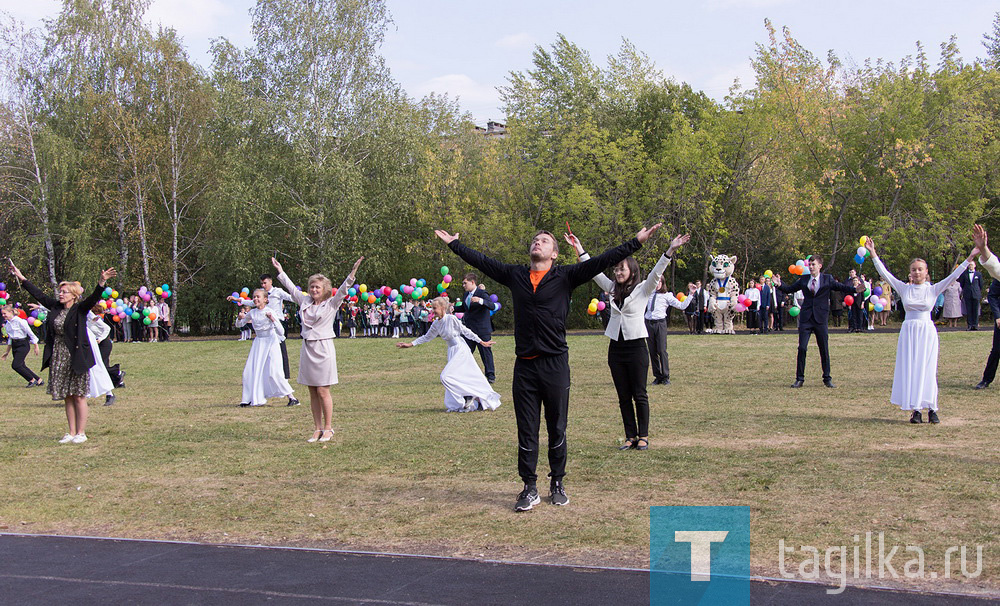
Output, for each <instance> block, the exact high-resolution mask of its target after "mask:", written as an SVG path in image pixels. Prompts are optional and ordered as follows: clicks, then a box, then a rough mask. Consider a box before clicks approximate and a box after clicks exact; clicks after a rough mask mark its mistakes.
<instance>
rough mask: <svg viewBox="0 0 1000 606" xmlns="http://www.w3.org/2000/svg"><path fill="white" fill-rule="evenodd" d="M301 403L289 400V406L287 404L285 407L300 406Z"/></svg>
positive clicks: (292, 399) (293, 399)
mask: <svg viewBox="0 0 1000 606" xmlns="http://www.w3.org/2000/svg"><path fill="white" fill-rule="evenodd" d="M301 403H302V402H299V401H298V400H296V399H295V398H288V404H286V405H285V406H298V405H299V404H301Z"/></svg>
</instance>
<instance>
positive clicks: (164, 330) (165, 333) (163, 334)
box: [159, 322, 170, 341]
mask: <svg viewBox="0 0 1000 606" xmlns="http://www.w3.org/2000/svg"><path fill="white" fill-rule="evenodd" d="M159 339H160V340H161V341H169V340H170V327H169V326H167V325H166V324H164V323H162V322H160V337H159Z"/></svg>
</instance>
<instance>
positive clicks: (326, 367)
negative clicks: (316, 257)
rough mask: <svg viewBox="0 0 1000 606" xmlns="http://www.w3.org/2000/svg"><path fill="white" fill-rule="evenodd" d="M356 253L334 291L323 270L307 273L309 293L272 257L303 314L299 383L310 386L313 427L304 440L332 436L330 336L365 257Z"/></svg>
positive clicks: (334, 352) (333, 365)
mask: <svg viewBox="0 0 1000 606" xmlns="http://www.w3.org/2000/svg"><path fill="white" fill-rule="evenodd" d="M364 260H365V258H364V257H359V258H358V260H357V261H355V263H354V267H352V268H351V273H349V274H347V278H345V279H344V282H343V283H342V284H341V285H340V288H338V289H337V292H336V294H334V293H333V285H332V284H331V282H330V279H329V278H327V277H326V276H324V275H323V274H313V275H311V276H309V281H308V283H307V284H308V285H307V287H306V288H307V290H308V292H309V294H308V295H306V294H303V293H302V291H300V290H299V289H298V288H296V287H295V284H293V283H292V280H291V278H289V277H288V274H286V273H285V270H284V269H282V267H281V263H278V260H277V259H276V258H274V257H271V263H272V264H273V265H274V269H276V270H278V280H279V281H280V282H281V283H282V284H283V285H284V286H285V288H287V289H288V292H289V294H291V295H292V299H294V300H295V302H296V303H297V304H298V305H299V316H300V317H301V318H302V353H301V354H300V356H299V376H298V379H297V381H298V382H299V384H300V385H306V386H308V387H309V406H310V408H311V409H312V416H313V424H314V426H315V427H316V431H314V432H313V435H312V437H311V438H309V439H308V440H306V441H307V442H329V441H330V439H331V438H333V425H332V423H333V398H332V397H331V396H330V386H331V385H336V384H337V382H338V379H337V350H336V349H335V348H334V345H333V340H334V335H333V317H334V316H335V315H336V314H337V310H338V309H339V308H340V304H341V303H342V302H343V301H344V298H345V297H346V296H347V289H348V288H350V287H351V286H352V285H353V284H354V274H355V273H357V271H358V267H359V266H360V265H361V262H362V261H364Z"/></svg>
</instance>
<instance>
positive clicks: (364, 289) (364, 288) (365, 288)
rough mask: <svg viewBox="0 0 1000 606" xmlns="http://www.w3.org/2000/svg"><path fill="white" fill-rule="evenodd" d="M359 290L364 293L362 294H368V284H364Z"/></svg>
mask: <svg viewBox="0 0 1000 606" xmlns="http://www.w3.org/2000/svg"><path fill="white" fill-rule="evenodd" d="M358 290H359V291H360V292H362V293H366V292H368V285H367V284H362V285H361V286H359V287H358Z"/></svg>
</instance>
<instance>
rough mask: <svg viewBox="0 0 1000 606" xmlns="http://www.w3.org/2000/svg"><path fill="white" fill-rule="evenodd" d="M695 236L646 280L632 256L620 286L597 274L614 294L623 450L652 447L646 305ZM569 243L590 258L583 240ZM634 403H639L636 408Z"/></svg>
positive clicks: (611, 350) (676, 243) (614, 370)
mask: <svg viewBox="0 0 1000 606" xmlns="http://www.w3.org/2000/svg"><path fill="white" fill-rule="evenodd" d="M690 238H691V236H689V235H683V236H677V237H676V238H674V239H673V240H672V241H671V242H670V248H668V249H667V252H666V253H664V254H663V256H661V257H660V260H659V261H657V262H656V265H655V266H654V267H653V271H651V272H650V273H649V275H648V276H647V277H646V279H645V280H643V279H642V275H641V273H640V270H639V264H638V263H637V262H636V260H635V259H633V258H632V257H628V258H626V259H625V260H623V261H621V262H620V263H618V265H615V267H614V269H613V270H612V273H613V274H614V277H615V278H614V281H612V280H611V279H609V278H608V277H607V276H605V275H604V274H597V276H596V277H595V278H594V282H597V284H598V286H600V287H601V288H602V289H603V290H605V291H607V292H609V293H611V301H610V307H611V320H610V321H609V322H608V328H607V330H605V332H604V334H605V335H606V336H607V337H608V338H609V339H611V341H610V342H609V343H608V366H609V367H610V368H611V378H612V379H613V380H614V382H615V390H616V391H617V392H618V407H619V408H620V409H621V413H622V423H623V424H624V425H625V442H624V443H623V444H622V445H621V447H620V450H628V449H630V448H635V449H637V450H646V449H647V448H649V397H648V396H647V395H646V379H647V377H648V375H649V350H648V349H647V347H646V337H647V336H648V333H647V331H646V321H645V314H646V306H647V303H648V302H649V297H650V296H651V295H652V294H653V291H655V290H656V285H657V283H658V282H659V281H660V276H662V275H663V272H664V271H665V270H666V269H667V266H668V265H670V261H671V257H672V255H673V253H674V251H675V250H677V249H678V248H680V247H681V246H682V245H684V243H686V242H687V241H688V240H689V239H690ZM566 241H567V242H569V244H570V245H571V246H573V247H574V248H576V252H577V254H579V255H580V260H581V261H585V260H587V259H589V258H590V255H588V254H587V253H586V252H584V250H583V245H582V244H580V240H579V239H578V238H577V237H576V236H574V235H573V234H568V235H567V236H566ZM633 402H634V403H635V404H634V406H633Z"/></svg>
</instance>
